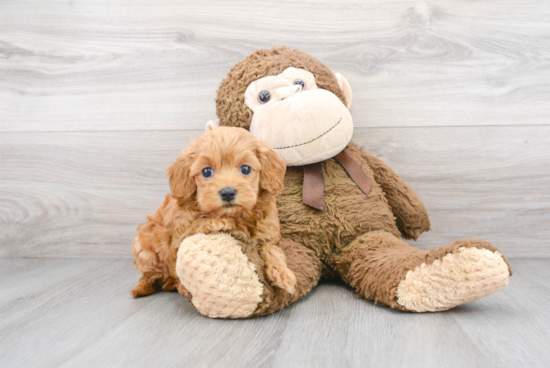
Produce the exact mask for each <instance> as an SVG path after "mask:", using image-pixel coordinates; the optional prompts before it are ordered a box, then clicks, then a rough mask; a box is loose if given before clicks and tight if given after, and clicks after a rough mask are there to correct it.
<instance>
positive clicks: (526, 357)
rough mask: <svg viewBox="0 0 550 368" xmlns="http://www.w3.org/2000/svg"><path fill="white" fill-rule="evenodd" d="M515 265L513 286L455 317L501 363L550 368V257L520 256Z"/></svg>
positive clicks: (495, 360)
mask: <svg viewBox="0 0 550 368" xmlns="http://www.w3.org/2000/svg"><path fill="white" fill-rule="evenodd" d="M512 267H513V269H514V276H513V277H512V278H511V279H510V285H509V286H507V287H505V288H504V289H502V290H501V291H499V292H498V293H496V294H494V295H491V296H489V297H487V298H484V299H481V300H479V301H477V302H475V304H474V303H471V304H468V305H466V306H464V308H457V309H456V311H454V312H453V313H452V316H453V318H454V319H455V320H456V322H457V323H458V324H459V325H460V326H461V327H462V329H463V330H464V331H465V332H466V333H467V335H468V340H469V341H471V342H472V343H474V344H475V345H476V346H477V347H478V349H480V350H481V351H483V352H485V354H486V356H491V361H492V362H494V363H496V365H497V366H499V367H505V366H510V367H546V366H548V362H549V361H550V350H549V349H548V345H549V343H550V314H549V308H548V305H549V304H550V293H549V292H548V290H549V289H548V284H547V281H546V280H548V278H550V268H549V267H548V260H540V259H536V260H525V259H523V260H519V259H518V260H513V261H512ZM503 300H507V301H508V302H507V303H503ZM488 310H492V311H493V313H486V312H487V311H488Z"/></svg>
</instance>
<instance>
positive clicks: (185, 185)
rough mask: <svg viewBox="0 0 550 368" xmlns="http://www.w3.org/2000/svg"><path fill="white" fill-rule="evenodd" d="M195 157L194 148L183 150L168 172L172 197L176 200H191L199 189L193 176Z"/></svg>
mask: <svg viewBox="0 0 550 368" xmlns="http://www.w3.org/2000/svg"><path fill="white" fill-rule="evenodd" d="M194 155H195V154H194V152H193V147H192V146H191V147H189V148H187V149H185V150H183V151H182V152H181V154H180V155H179V157H178V158H177V159H176V162H174V163H173V164H172V165H170V167H169V168H168V169H167V170H166V171H167V172H168V178H169V182H170V189H171V190H172V195H173V196H174V197H176V198H189V197H191V196H192V195H193V193H195V190H196V189H197V184H196V183H195V178H193V177H192V176H191V165H192V164H193V156H194Z"/></svg>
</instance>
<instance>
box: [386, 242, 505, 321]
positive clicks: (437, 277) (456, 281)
mask: <svg viewBox="0 0 550 368" xmlns="http://www.w3.org/2000/svg"><path fill="white" fill-rule="evenodd" d="M509 276H510V273H509V269H508V265H507V264H506V262H505V261H504V258H503V257H502V255H501V254H500V253H499V252H492V251H490V250H489V249H479V248H465V247H461V248H459V249H458V251H457V252H456V253H449V254H447V255H446V256H445V257H443V258H442V259H441V261H439V260H435V261H434V262H433V263H432V264H430V265H426V264H425V263H423V264H422V265H421V266H420V267H416V268H415V269H414V270H410V271H409V272H407V275H406V277H405V279H404V280H402V281H401V282H400V283H399V285H398V286H397V302H398V303H399V304H400V305H402V306H403V307H405V308H407V309H408V310H410V311H413V312H435V311H442V310H447V309H451V308H453V307H456V306H458V305H460V304H464V303H468V302H471V301H474V300H477V299H480V298H483V297H484V296H487V295H489V294H492V293H494V292H495V291H497V290H499V289H500V288H502V287H503V286H506V285H507V284H508V278H509Z"/></svg>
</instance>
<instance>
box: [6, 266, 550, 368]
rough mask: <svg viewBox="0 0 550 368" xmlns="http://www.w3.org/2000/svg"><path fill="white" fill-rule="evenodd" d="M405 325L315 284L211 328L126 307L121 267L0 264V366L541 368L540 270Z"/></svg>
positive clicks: (186, 316) (127, 274)
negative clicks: (284, 303)
mask: <svg viewBox="0 0 550 368" xmlns="http://www.w3.org/2000/svg"><path fill="white" fill-rule="evenodd" d="M511 263H512V267H513V268H514V271H515V274H514V276H513V277H512V278H511V281H510V285H509V286H507V287H505V288H504V289H503V290H501V291H499V292H497V293H496V294H493V295H491V296H489V297H487V298H485V299H483V300H480V301H476V302H472V303H470V304H467V305H464V306H461V307H459V308H456V309H454V310H452V311H449V312H442V313H426V314H412V313H403V312H399V311H395V310H391V309H389V308H385V307H381V306H377V305H374V304H373V303H371V302H368V301H366V300H363V299H360V298H358V297H357V296H355V295H354V293H353V291H352V290H351V289H350V288H348V287H346V286H345V285H340V284H334V283H331V284H322V285H320V286H318V287H316V288H315V289H314V290H313V292H312V293H311V294H309V295H308V296H306V297H305V298H304V299H303V300H302V301H300V302H299V303H297V304H295V305H293V306H291V307H289V308H287V309H285V310H283V311H281V312H279V313H276V314H274V315H270V316H267V317H263V318H257V319H251V320H212V319H208V318H206V317H203V316H201V315H200V314H198V312H196V311H195V309H194V308H193V307H192V306H191V305H190V304H189V303H188V301H187V299H186V298H184V297H182V296H180V295H179V294H177V293H166V292H164V293H157V294H154V295H152V296H149V297H146V298H142V299H137V300H135V299H132V298H131V297H130V295H129V290H130V289H131V288H132V287H133V286H134V284H135V282H136V281H137V279H138V274H137V273H136V271H135V270H134V269H133V266H132V262H131V261H130V260H127V259H122V260H107V259H0V367H118V366H127V367H176V366H178V367H186V368H188V367H254V366H262V367H369V366H372V367H374V366H376V367H437V368H442V367H445V368H454V367H469V368H470V367H548V366H549V365H550V348H549V346H550V308H549V305H550V287H549V286H548V283H547V280H548V279H550V260H520V259H515V260H512V262H511Z"/></svg>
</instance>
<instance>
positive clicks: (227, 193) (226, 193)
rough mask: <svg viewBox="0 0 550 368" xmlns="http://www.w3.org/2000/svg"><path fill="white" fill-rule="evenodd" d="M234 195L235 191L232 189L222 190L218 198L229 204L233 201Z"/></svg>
mask: <svg viewBox="0 0 550 368" xmlns="http://www.w3.org/2000/svg"><path fill="white" fill-rule="evenodd" d="M236 194H237V191H236V190H235V189H233V188H223V189H222V190H220V196H221V197H222V200H223V201H225V202H231V201H232V200H234V199H235V195H236Z"/></svg>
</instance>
